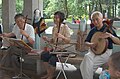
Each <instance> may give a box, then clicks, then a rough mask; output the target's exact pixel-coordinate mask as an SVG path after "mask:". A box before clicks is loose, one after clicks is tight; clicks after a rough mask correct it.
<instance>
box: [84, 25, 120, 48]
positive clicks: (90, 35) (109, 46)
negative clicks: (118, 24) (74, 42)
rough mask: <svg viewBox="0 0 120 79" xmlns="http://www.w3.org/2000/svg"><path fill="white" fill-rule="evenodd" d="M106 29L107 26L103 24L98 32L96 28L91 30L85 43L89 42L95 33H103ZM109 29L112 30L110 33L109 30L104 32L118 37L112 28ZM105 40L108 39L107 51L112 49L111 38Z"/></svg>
mask: <svg viewBox="0 0 120 79" xmlns="http://www.w3.org/2000/svg"><path fill="white" fill-rule="evenodd" d="M106 27H107V26H106V25H105V24H103V27H102V28H101V29H100V30H98V29H97V28H96V27H94V28H92V29H91V31H90V32H89V34H88V36H87V38H86V40H85V42H91V38H92V36H93V35H94V34H95V33H96V32H103V31H104V30H105V28H106ZM110 29H111V30H112V33H111V32H110V31H109V30H107V31H106V32H108V33H111V34H112V35H114V36H115V37H118V36H117V34H116V33H115V31H114V30H113V29H112V28H110ZM107 39H108V49H113V41H112V39H111V38H107Z"/></svg>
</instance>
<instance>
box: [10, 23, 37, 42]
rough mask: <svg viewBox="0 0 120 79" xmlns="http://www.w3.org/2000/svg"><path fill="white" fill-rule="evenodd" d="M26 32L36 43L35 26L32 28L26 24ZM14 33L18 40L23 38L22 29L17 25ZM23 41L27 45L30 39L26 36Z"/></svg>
mask: <svg viewBox="0 0 120 79" xmlns="http://www.w3.org/2000/svg"><path fill="white" fill-rule="evenodd" d="M24 30H25V32H26V33H27V34H28V35H29V36H30V37H31V38H32V39H33V40H34V41H35V32H34V28H33V26H31V25H30V24H26V25H25V29H24ZM12 33H14V34H15V36H16V38H17V39H21V38H22V34H21V33H20V29H19V27H18V26H17V24H15V26H14V28H13V31H12ZM23 41H24V42H25V43H29V41H28V39H27V38H26V37H25V36H23Z"/></svg>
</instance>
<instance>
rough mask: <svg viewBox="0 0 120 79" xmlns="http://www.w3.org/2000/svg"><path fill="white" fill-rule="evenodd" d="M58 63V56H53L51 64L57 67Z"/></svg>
mask: <svg viewBox="0 0 120 79" xmlns="http://www.w3.org/2000/svg"><path fill="white" fill-rule="evenodd" d="M57 61H58V58H57V57H56V56H52V57H51V58H50V60H49V64H51V65H52V66H54V67H56V62H57Z"/></svg>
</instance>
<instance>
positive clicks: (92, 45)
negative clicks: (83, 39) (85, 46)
mask: <svg viewBox="0 0 120 79" xmlns="http://www.w3.org/2000/svg"><path fill="white" fill-rule="evenodd" d="M89 46H90V47H91V48H95V47H97V43H89Z"/></svg>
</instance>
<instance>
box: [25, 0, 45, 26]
mask: <svg viewBox="0 0 120 79" xmlns="http://www.w3.org/2000/svg"><path fill="white" fill-rule="evenodd" d="M35 9H39V10H40V11H41V13H42V15H43V0H24V9H23V14H24V15H28V18H31V19H32V20H33V16H34V10H35ZM30 23H31V24H32V21H30Z"/></svg>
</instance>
